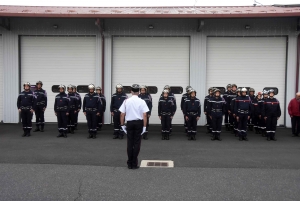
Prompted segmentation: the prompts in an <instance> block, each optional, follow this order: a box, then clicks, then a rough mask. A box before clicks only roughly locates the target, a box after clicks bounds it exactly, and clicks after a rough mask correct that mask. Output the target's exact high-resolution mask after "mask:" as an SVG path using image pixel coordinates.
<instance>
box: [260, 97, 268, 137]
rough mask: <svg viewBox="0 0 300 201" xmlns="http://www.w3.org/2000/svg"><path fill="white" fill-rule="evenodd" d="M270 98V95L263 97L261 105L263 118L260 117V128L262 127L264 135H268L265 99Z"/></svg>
mask: <svg viewBox="0 0 300 201" xmlns="http://www.w3.org/2000/svg"><path fill="white" fill-rule="evenodd" d="M264 94H268V91H263V95H264ZM267 99H268V97H266V98H265V97H264V96H263V98H262V99H261V104H260V105H261V107H260V111H261V115H262V116H261V119H260V124H261V125H260V129H261V134H262V136H263V137H266V120H265V116H264V115H265V113H264V112H263V111H264V110H265V101H266V100H267Z"/></svg>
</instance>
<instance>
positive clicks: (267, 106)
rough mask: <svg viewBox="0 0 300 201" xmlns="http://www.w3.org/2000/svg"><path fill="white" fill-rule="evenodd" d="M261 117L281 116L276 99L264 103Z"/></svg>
mask: <svg viewBox="0 0 300 201" xmlns="http://www.w3.org/2000/svg"><path fill="white" fill-rule="evenodd" d="M263 116H264V117H268V116H276V117H280V116H281V109H280V104H279V101H278V100H277V99H276V98H267V99H266V100H265V102H264V110H263Z"/></svg>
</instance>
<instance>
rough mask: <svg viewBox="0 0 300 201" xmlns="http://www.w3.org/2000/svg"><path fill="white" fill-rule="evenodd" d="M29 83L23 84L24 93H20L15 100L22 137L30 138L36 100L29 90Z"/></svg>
mask: <svg viewBox="0 0 300 201" xmlns="http://www.w3.org/2000/svg"><path fill="white" fill-rule="evenodd" d="M30 87H31V85H30V83H29V82H25V83H24V84H23V88H24V91H22V92H21V93H20V94H19V96H18V99H17V107H18V110H19V112H20V113H21V119H22V125H23V131H24V134H23V135H22V137H26V136H28V137H29V136H30V131H31V129H32V115H33V112H34V109H35V105H36V98H35V95H34V93H33V92H32V91H31V90H30Z"/></svg>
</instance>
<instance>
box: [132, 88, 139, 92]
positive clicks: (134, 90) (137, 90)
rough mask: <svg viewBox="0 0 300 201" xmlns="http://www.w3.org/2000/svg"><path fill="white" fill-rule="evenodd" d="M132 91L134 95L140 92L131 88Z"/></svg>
mask: <svg viewBox="0 0 300 201" xmlns="http://www.w3.org/2000/svg"><path fill="white" fill-rule="evenodd" d="M131 91H132V92H134V93H137V92H139V89H134V88H131Z"/></svg>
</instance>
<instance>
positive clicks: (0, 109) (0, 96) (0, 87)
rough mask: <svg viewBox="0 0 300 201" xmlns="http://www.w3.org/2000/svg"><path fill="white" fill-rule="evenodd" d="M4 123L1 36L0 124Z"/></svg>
mask: <svg viewBox="0 0 300 201" xmlns="http://www.w3.org/2000/svg"><path fill="white" fill-rule="evenodd" d="M1 121H3V42H2V36H1V35H0V122H1Z"/></svg>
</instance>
